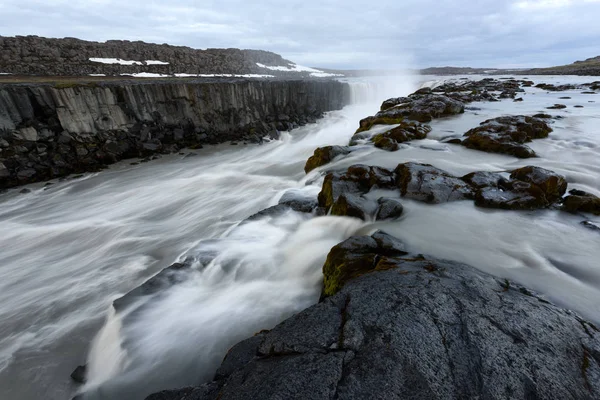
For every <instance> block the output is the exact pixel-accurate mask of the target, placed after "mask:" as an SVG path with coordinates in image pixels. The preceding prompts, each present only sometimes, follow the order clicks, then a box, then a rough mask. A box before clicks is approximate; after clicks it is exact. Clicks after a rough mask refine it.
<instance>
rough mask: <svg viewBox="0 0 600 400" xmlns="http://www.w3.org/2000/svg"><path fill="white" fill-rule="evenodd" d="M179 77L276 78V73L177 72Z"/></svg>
mask: <svg viewBox="0 0 600 400" xmlns="http://www.w3.org/2000/svg"><path fill="white" fill-rule="evenodd" d="M175 76H176V77H177V78H275V75H261V74H245V75H240V74H175Z"/></svg>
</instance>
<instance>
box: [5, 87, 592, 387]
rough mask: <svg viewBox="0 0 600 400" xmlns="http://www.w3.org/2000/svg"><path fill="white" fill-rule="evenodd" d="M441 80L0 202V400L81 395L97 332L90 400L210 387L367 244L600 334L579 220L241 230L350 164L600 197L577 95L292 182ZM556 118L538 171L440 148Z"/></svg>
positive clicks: (347, 223) (421, 208) (469, 208)
mask: <svg viewBox="0 0 600 400" xmlns="http://www.w3.org/2000/svg"><path fill="white" fill-rule="evenodd" d="M533 79H534V80H535V81H536V82H548V83H559V82H562V83H569V82H586V81H588V80H586V78H575V77H534V78H533ZM439 80H440V78H438V77H420V78H415V77H408V76H407V77H398V78H389V77H386V78H385V80H377V79H375V78H370V79H369V80H353V81H351V84H352V87H353V91H354V99H355V104H353V105H351V106H348V107H346V108H345V109H343V110H341V111H336V112H332V113H329V114H328V115H327V116H326V117H325V118H324V119H322V120H320V121H319V122H318V123H317V124H312V125H309V126H306V127H302V128H300V129H297V130H294V131H292V132H290V133H289V134H288V133H284V134H283V136H282V138H281V140H278V141H273V142H270V143H267V144H263V145H247V146H230V145H228V144H225V145H219V146H212V147H207V148H205V149H202V150H194V151H193V152H191V151H186V152H185V153H186V154H190V153H194V154H195V155H193V156H181V155H172V156H166V157H163V158H162V159H160V160H156V161H153V162H150V163H146V164H140V165H137V166H130V165H129V162H124V163H121V164H118V165H115V166H112V167H111V168H110V169H109V170H107V171H103V172H101V173H97V174H88V175H86V176H84V177H83V178H80V179H71V180H67V181H64V182H56V183H55V184H54V185H52V186H49V187H47V188H44V186H43V184H38V185H32V186H30V187H29V188H30V189H31V190H32V191H31V193H27V194H19V192H18V190H11V191H9V192H8V193H5V194H2V195H0V204H1V206H0V248H1V249H2V251H1V252H0V276H1V277H2V280H1V281H0V321H1V322H0V398H2V399H4V398H7V399H13V398H14V399H39V398H51V399H61V398H69V397H70V396H72V395H73V394H74V393H76V391H77V390H78V388H77V387H76V386H75V385H74V384H72V383H71V382H70V379H69V374H70V373H71V371H72V370H73V369H74V368H75V366H77V365H78V364H83V363H85V362H86V358H88V357H87V356H88V349H89V348H90V342H91V341H92V339H93V338H94V337H95V336H96V335H97V333H98V332H100V333H99V334H98V335H97V336H96V340H95V341H94V344H93V346H92V349H91V354H90V356H89V360H88V361H89V367H90V382H88V384H87V385H86V386H85V388H84V389H85V390H86V391H87V398H100V399H112V398H127V399H135V398H143V397H144V395H146V394H148V393H151V392H152V391H156V390H159V389H164V388H169V387H177V386H184V385H189V384H194V383H199V382H201V381H202V380H206V379H210V378H211V376H212V374H213V373H214V371H215V368H216V367H217V366H218V364H219V363H220V361H221V359H222V357H223V355H224V354H225V352H226V351H227V349H228V348H229V347H230V346H231V345H233V344H234V343H236V342H237V341H239V340H241V339H243V338H245V337H248V336H250V335H252V334H253V333H254V332H257V331H259V330H261V329H268V328H271V327H273V326H274V325H275V324H277V323H278V322H279V321H281V320H283V319H284V318H286V317H287V316H289V315H292V314H293V313H295V312H298V311H299V310H302V309H304V308H306V307H308V306H310V305H311V304H313V303H314V302H316V301H317V300H318V296H319V291H320V282H321V280H322V276H321V270H320V268H321V266H322V262H323V260H324V257H325V256H326V254H327V252H328V251H329V249H330V248H331V247H332V246H333V245H335V244H336V243H338V242H340V241H341V240H343V239H344V238H346V237H348V236H350V235H352V234H355V233H366V232H368V231H369V230H373V229H375V228H378V227H379V228H383V229H385V230H387V231H388V232H390V233H392V234H394V235H396V236H398V237H399V238H401V239H402V240H404V241H405V242H406V244H407V245H408V246H409V247H410V249H411V250H414V251H417V252H421V253H425V254H430V255H434V256H438V257H444V258H449V259H453V260H458V261H464V262H467V263H469V264H472V265H474V266H475V267H477V268H480V269H482V270H485V271H488V272H490V273H492V274H496V275H498V276H502V277H507V278H512V279H515V280H517V281H519V282H521V283H523V284H526V285H528V286H530V287H532V288H533V289H536V290H539V291H541V292H542V293H544V294H546V295H547V296H548V297H550V298H551V299H552V300H553V301H555V302H557V303H559V304H561V305H564V306H566V307H570V308H572V309H575V310H577V311H578V312H580V313H582V314H584V315H585V316H586V317H588V318H591V319H594V320H596V321H600V311H599V309H600V307H598V305H599V304H600V266H599V261H598V260H600V246H599V244H600V235H599V234H598V233H597V232H594V231H591V230H589V229H586V228H585V227H583V226H581V225H580V224H579V222H581V221H582V220H583V219H585V218H587V219H590V216H573V215H570V214H565V213H561V212H558V211H550V210H545V211H535V212H510V211H490V210H482V209H477V208H475V207H474V205H473V203H472V202H457V203H451V204H442V205H433V206H429V205H424V204H420V203H416V202H411V201H405V200H403V204H404V205H405V215H404V216H403V217H402V218H401V219H400V220H398V221H394V222H390V223H378V224H365V223H363V222H362V221H358V220H353V219H350V218H339V217H321V218H315V219H311V220H309V219H308V216H307V215H303V214H299V213H295V212H289V213H286V214H283V215H280V216H277V217H269V218H265V219H259V220H256V221H253V222H250V223H244V224H239V223H240V221H242V220H244V219H245V218H246V217H248V216H250V215H252V214H253V213H255V212H257V211H260V210H262V209H264V208H265V207H268V206H270V205H274V204H276V203H277V201H278V199H279V198H280V197H281V195H282V194H283V193H284V192H286V191H288V190H296V191H297V192H299V193H302V194H305V195H313V196H314V195H316V193H318V191H319V189H320V183H321V179H322V178H321V176H320V173H321V170H324V169H330V168H342V167H344V166H347V165H351V164H355V163H365V164H373V165H381V166H387V167H395V166H396V165H397V164H398V163H400V162H406V161H417V162H426V163H430V164H433V165H435V166H436V167H439V168H443V169H446V170H448V171H449V172H452V173H455V174H461V175H462V174H465V173H468V172H471V171H476V170H491V171H503V170H508V169H514V168H517V167H519V166H522V165H530V164H533V165H539V166H542V167H544V168H549V169H552V170H555V171H557V172H559V173H561V174H564V175H565V176H566V177H567V180H568V181H569V183H570V188H580V189H583V190H587V191H590V192H593V193H595V194H599V195H600V158H599V155H600V154H599V152H600V132H599V127H600V123H599V122H600V106H599V105H598V103H590V101H595V96H594V95H582V94H580V91H577V90H574V91H568V92H557V93H546V92H544V91H542V90H540V89H536V88H531V89H528V90H527V93H526V94H525V95H524V96H523V97H524V102H522V103H513V102H512V100H505V101H502V102H499V103H476V104H472V105H471V106H473V107H476V108H478V109H474V110H468V111H467V112H466V113H465V114H464V115H461V116H457V117H452V118H446V119H441V120H437V121H434V122H433V123H432V127H433V131H432V132H431V134H430V135H429V137H428V138H427V139H425V140H421V141H414V142H411V143H408V144H406V145H404V146H403V148H402V149H401V150H399V151H398V152H394V153H389V152H385V151H382V150H379V149H375V148H373V147H365V148H364V149H361V151H357V152H355V153H352V154H351V155H350V156H349V157H348V158H345V159H343V160H339V161H336V162H334V163H332V164H330V165H328V166H326V167H323V168H322V169H321V170H316V171H313V172H311V173H310V174H309V175H308V176H306V175H305V174H304V172H303V166H304V163H305V161H306V159H307V158H308V157H309V156H310V155H311V154H312V152H313V150H314V149H315V148H316V147H319V146H323V145H328V144H342V145H343V144H347V142H348V140H349V139H350V137H351V136H352V133H353V132H354V131H355V130H356V128H357V126H358V121H359V120H360V119H361V118H364V117H365V116H367V115H372V114H373V113H375V112H376V111H377V109H378V107H379V104H380V103H381V101H383V100H384V99H386V98H388V97H396V96H401V95H407V94H408V93H410V92H412V91H414V90H415V89H416V88H417V87H418V85H419V84H421V83H423V82H424V81H427V84H430V85H431V84H435V82H437V81H439ZM562 96H570V97H572V99H571V100H559V99H558V97H562ZM599 98H600V97H599ZM559 102H560V103H564V104H566V105H567V106H568V108H566V109H565V110H552V112H551V114H553V115H561V116H564V117H565V118H563V119H559V120H554V122H553V125H552V126H553V129H554V132H553V133H551V135H550V137H549V138H548V139H543V140H538V141H534V142H533V143H532V144H531V147H532V148H533V149H534V150H535V151H536V152H537V153H538V154H539V155H540V157H539V158H535V159H529V160H517V159H515V158H513V157H509V156H503V155H494V154H487V153H483V152H477V151H473V150H468V149H465V148H463V147H461V146H453V145H447V144H443V143H441V142H440V141H439V140H440V139H441V138H444V137H447V136H450V135H457V136H458V135H462V133H464V132H465V131H466V130H468V129H470V128H472V127H474V126H476V125H477V124H478V123H479V122H481V121H483V120H485V119H488V118H492V117H496V116H500V115H505V114H515V113H518V114H533V113H537V112H540V111H544V109H545V107H547V106H550V105H552V104H554V103H559ZM576 104H580V105H583V106H584V108H573V107H572V106H573V105H576ZM190 155H191V154H190ZM592 219H593V218H592ZM596 220H597V218H596ZM212 239H218V240H212ZM207 240H208V241H207ZM207 250H210V251H212V252H213V253H214V254H217V258H216V259H215V260H214V261H213V262H212V263H211V264H210V265H208V266H207V267H206V268H198V269H197V270H193V272H192V273H190V274H189V275H187V276H186V280H185V281H184V282H183V283H181V284H178V285H175V286H173V287H172V288H171V289H169V290H166V291H165V293H164V295H162V296H161V297H160V298H158V299H153V300H152V302H149V304H135V305H134V306H131V307H129V308H127V309H125V310H120V311H119V312H115V311H114V310H113V309H112V307H111V303H112V301H113V300H114V299H115V298H118V297H120V296H121V295H123V294H125V293H127V292H128V291H130V290H131V289H133V288H135V287H136V286H138V285H140V284H141V283H143V282H144V281H145V280H147V279H148V278H149V277H151V276H153V275H154V274H156V273H157V272H158V271H160V270H161V269H162V268H164V267H166V266H168V265H170V264H172V263H173V262H175V261H177V260H180V259H183V258H185V257H186V256H188V255H195V254H198V252H202V251H207ZM133 310H135V313H134V312H133ZM107 316H108V318H107ZM105 321H107V323H106V324H105ZM184 371H187V372H184Z"/></svg>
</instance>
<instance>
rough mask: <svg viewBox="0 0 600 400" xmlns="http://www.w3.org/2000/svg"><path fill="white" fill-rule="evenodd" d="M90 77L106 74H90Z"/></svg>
mask: <svg viewBox="0 0 600 400" xmlns="http://www.w3.org/2000/svg"><path fill="white" fill-rule="evenodd" d="M90 76H106V74H90Z"/></svg>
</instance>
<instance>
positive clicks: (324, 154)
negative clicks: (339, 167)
mask: <svg viewBox="0 0 600 400" xmlns="http://www.w3.org/2000/svg"><path fill="white" fill-rule="evenodd" d="M351 151H352V150H351V149H350V148H349V147H347V146H325V147H319V148H317V149H316V150H315V151H314V153H313V155H312V156H311V157H310V158H309V159H308V160H307V161H306V165H305V166H304V172H306V173H309V172H310V171H312V170H313V169H316V168H318V167H321V166H323V165H326V164H329V163H330V162H331V161H332V160H333V159H334V158H335V157H337V156H340V155H346V154H348V153H350V152H351Z"/></svg>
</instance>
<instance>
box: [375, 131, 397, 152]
mask: <svg viewBox="0 0 600 400" xmlns="http://www.w3.org/2000/svg"><path fill="white" fill-rule="evenodd" d="M371 141H372V142H373V145H374V146H375V147H377V148H378V149H382V150H387V151H397V150H398V149H399V148H400V146H398V142H397V141H395V140H394V139H392V138H391V137H389V136H386V135H385V134H384V133H380V134H379V135H375V136H373V138H372V139H371Z"/></svg>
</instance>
